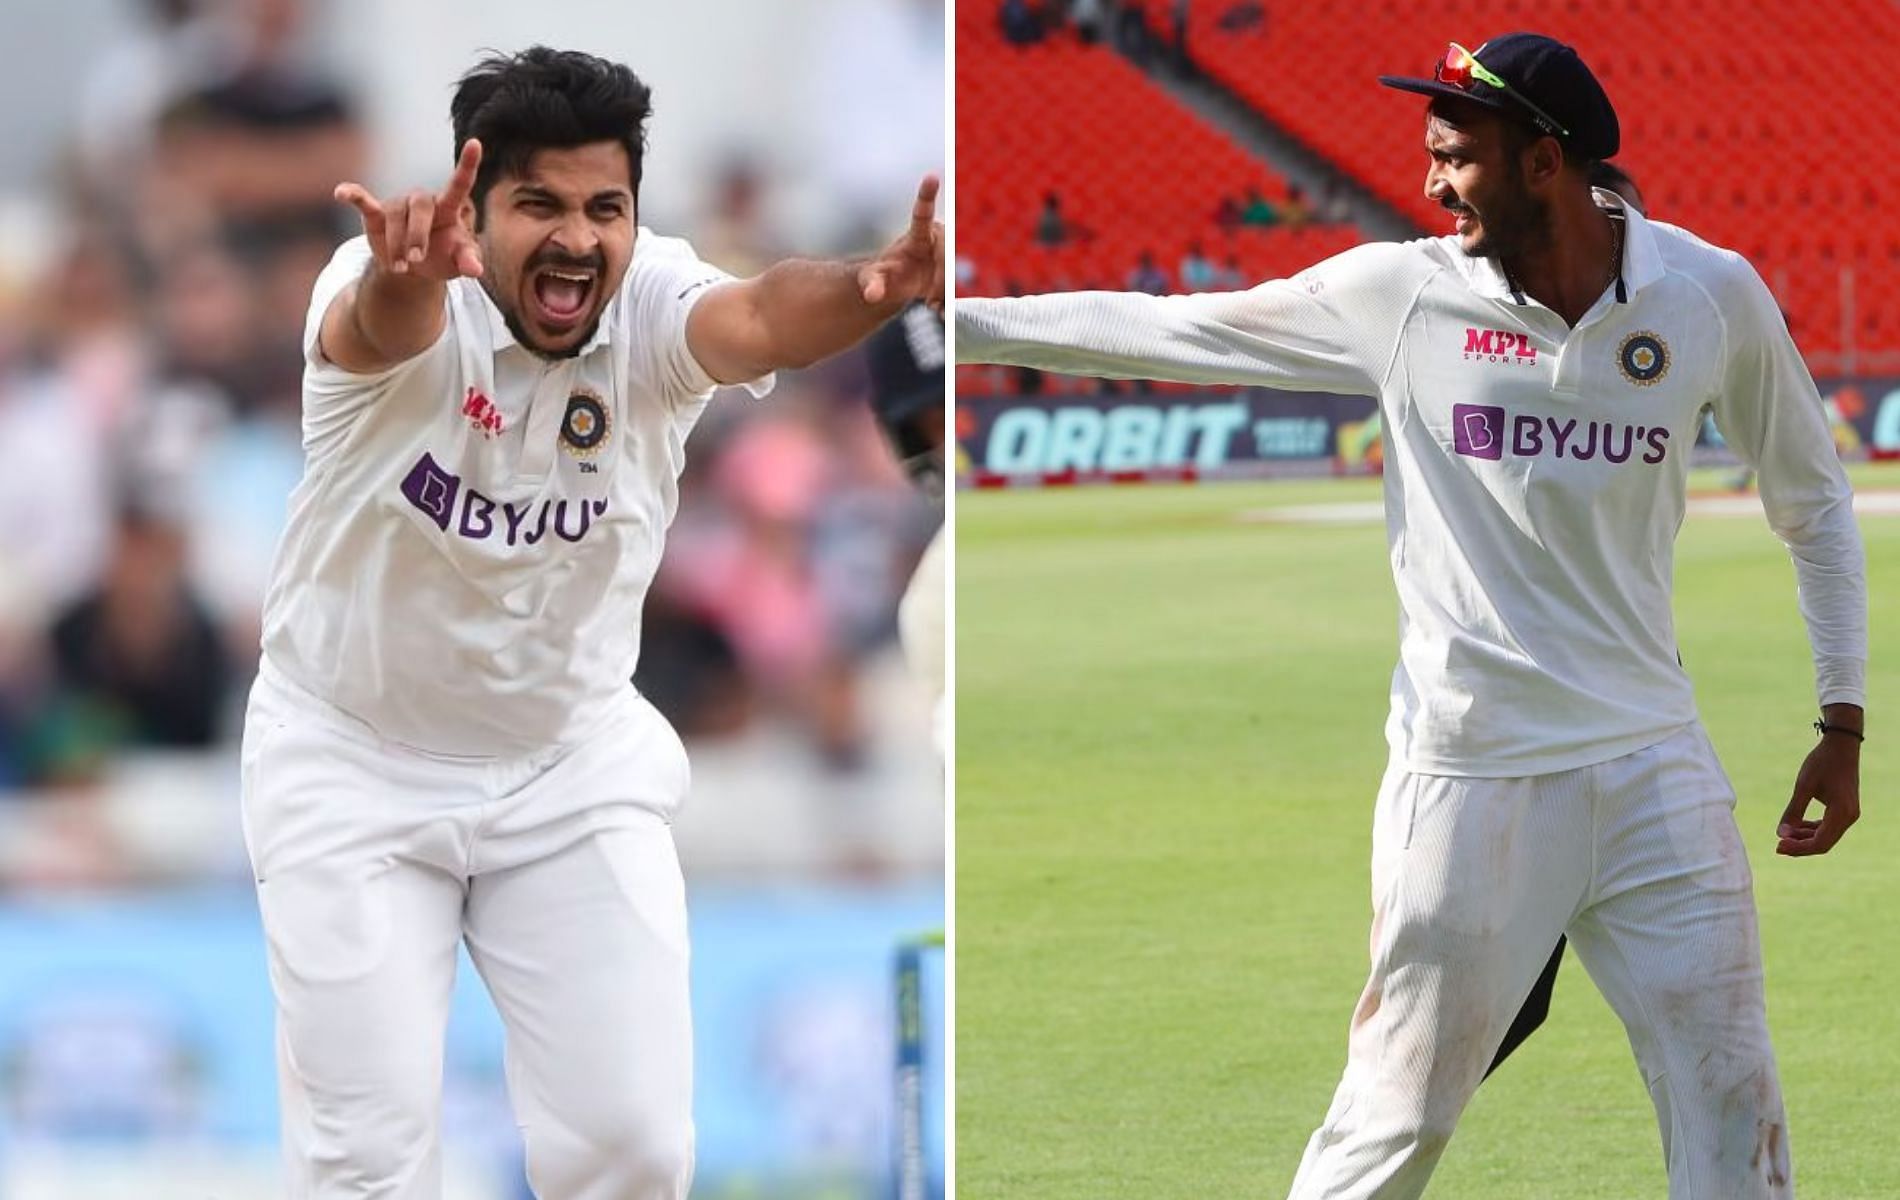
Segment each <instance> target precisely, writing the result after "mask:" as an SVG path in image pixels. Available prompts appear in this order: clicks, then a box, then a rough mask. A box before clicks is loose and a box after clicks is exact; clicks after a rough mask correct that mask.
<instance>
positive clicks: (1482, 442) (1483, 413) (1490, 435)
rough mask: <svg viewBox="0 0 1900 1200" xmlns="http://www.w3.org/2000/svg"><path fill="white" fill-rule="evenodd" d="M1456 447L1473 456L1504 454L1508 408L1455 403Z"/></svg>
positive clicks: (1452, 433)
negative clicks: (1506, 411)
mask: <svg viewBox="0 0 1900 1200" xmlns="http://www.w3.org/2000/svg"><path fill="white" fill-rule="evenodd" d="M1451 441H1452V448H1453V449H1455V450H1457V451H1458V453H1460V454H1463V455H1466V456H1468V457H1471V458H1489V459H1493V460H1496V459H1500V458H1503V457H1504V410H1503V409H1501V408H1494V407H1492V406H1491V405H1489V404H1454V405H1452V406H1451Z"/></svg>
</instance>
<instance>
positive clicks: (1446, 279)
mask: <svg viewBox="0 0 1900 1200" xmlns="http://www.w3.org/2000/svg"><path fill="white" fill-rule="evenodd" d="M1598 199H1599V203H1603V204H1605V205H1606V206H1613V207H1619V208H1620V205H1618V204H1617V202H1616V201H1615V200H1614V198H1613V197H1612V196H1611V195H1610V194H1609V193H1606V192H1599V193H1598ZM1623 215H1624V217H1625V219H1626V221H1627V226H1626V232H1625V244H1626V251H1625V256H1624V268H1623V281H1624V285H1625V286H1624V298H1623V299H1619V298H1618V295H1617V289H1616V288H1615V287H1614V286H1612V287H1609V288H1606V289H1605V292H1604V294H1603V296H1602V297H1601V298H1600V299H1599V300H1598V301H1597V303H1596V304H1595V305H1594V306H1593V307H1591V309H1590V310H1589V311H1588V312H1586V313H1585V314H1584V315H1583V317H1582V318H1581V319H1580V320H1579V321H1578V323H1577V325H1576V327H1575V328H1571V327H1568V326H1567V325H1566V324H1565V322H1564V320H1563V318H1561V317H1560V316H1558V315H1557V314H1556V313H1555V312H1553V311H1551V310H1550V309H1548V308H1546V307H1544V306H1543V305H1541V304H1539V303H1537V302H1536V301H1534V300H1531V299H1529V298H1528V297H1519V296H1516V295H1514V294H1513V293H1512V291H1511V289H1510V286H1509V284H1508V283H1507V282H1506V281H1505V279H1504V276H1503V273H1502V272H1501V271H1500V269H1499V268H1498V266H1497V264H1496V263H1495V262H1494V261H1493V260H1490V259H1483V258H1477V259H1474V258H1469V257H1467V256H1466V255H1465V254H1464V253H1463V252H1462V251H1461V250H1460V249H1459V247H1458V245H1457V242H1456V240H1455V239H1453V238H1450V237H1444V238H1432V239H1422V240H1419V241H1414V242H1406V243H1376V244H1369V245H1364V246H1359V247H1356V248H1354V249H1352V250H1348V251H1347V252H1345V253H1343V254H1340V255H1338V256H1336V257H1334V258H1331V259H1328V260H1326V261H1325V262H1322V263H1319V264H1318V265H1316V266H1314V267H1312V268H1310V269H1308V270H1306V271H1303V272H1301V273H1300V274H1298V275H1296V276H1294V277H1293V278H1291V279H1281V280H1273V281H1271V282H1268V283H1264V284H1261V285H1260V286H1259V287H1256V288H1253V289H1252V290H1250V291H1245V292H1230V293H1210V294H1201V295H1191V296H1166V297H1154V296H1145V295H1138V294H1119V293H1109V292H1079V293H1073V294H1068V295H1050V296H1030V297H1024V298H1020V299H1009V300H979V299H969V300H959V301H957V304H956V317H957V325H956V333H957V339H956V352H957V359H958V361H960V362H990V363H1010V364H1019V365H1023V366H1030V367H1039V368H1042V369H1045V370H1050V371H1062V372H1067V373H1071V374H1079V375H1100V376H1108V377H1113V378H1149V379H1170V380H1179V381H1183V382H1189V383H1209V384H1212V383H1231V384H1252V385H1262V386H1267V387H1275V388H1284V389H1287V390H1292V391H1326V392H1334V393H1339V394H1344V395H1364V396H1373V397H1376V398H1377V399H1378V401H1379V405H1380V409H1381V412H1382V413H1383V416H1384V422H1385V438H1386V453H1385V462H1386V471H1385V509H1386V524H1387V540H1388V544H1389V547H1390V555H1391V562H1392V575H1393V579H1394V581H1395V582H1396V583H1397V585H1398V592H1399V611H1400V645H1399V665H1398V668H1397V670H1396V671H1394V673H1393V677H1392V713H1391V719H1390V720H1389V721H1388V723H1387V727H1386V731H1387V737H1388V739H1389V740H1390V742H1391V744H1392V749H1393V752H1394V755H1395V756H1396V757H1397V758H1399V760H1400V761H1402V762H1404V763H1405V764H1406V765H1407V766H1408V767H1409V769H1411V770H1413V771H1418V772H1422V773H1431V774H1446V775H1468V776H1520V775H1537V774H1544V773H1547V772H1553V771H1562V770H1568V769H1571V768H1573V767H1579V766H1585V765H1588V764H1590V763H1595V762H1603V761H1607V760H1608V759H1611V758H1616V757H1618V756H1621V755H1624V754H1628V753H1631V752H1633V751H1636V750H1639V749H1642V748H1643V747H1645V746H1649V745H1653V744H1655V743H1657V742H1659V741H1662V740H1663V739H1664V738H1666V737H1667V736H1669V734H1670V733H1671V732H1673V731H1675V730H1677V729H1680V728H1681V727H1682V726H1683V725H1685V724H1687V723H1688V722H1690V721H1693V720H1694V719H1695V699H1694V694H1693V691H1692V689H1691V687H1690V683H1689V679H1688V676H1687V674H1686V673H1685V671H1684V670H1683V667H1682V665H1681V661H1680V659H1679V657H1678V654H1677V649H1676V632H1675V621H1674V616H1673V614H1672V612H1671V609H1670V596H1671V588H1672V576H1673V570H1674V543H1675V539H1676V533H1677V531H1678V530H1679V529H1680V528H1681V525H1682V519H1683V514H1684V510H1685V507H1686V501H1687V497H1686V490H1687V478H1688V472H1689V458H1690V450H1691V448H1692V447H1693V446H1694V444H1695V437H1696V432H1697V429H1698V427H1699V426H1700V423H1701V419H1702V413H1703V411H1704V410H1705V409H1711V408H1712V409H1713V411H1714V414H1715V420H1716V424H1717V425H1718V427H1719V428H1720V429H1721V431H1722V433H1723V436H1724V437H1725V438H1726V439H1727V441H1728V444H1729V446H1730V447H1731V448H1732V449H1734V450H1735V451H1736V452H1737V453H1738V454H1740V455H1741V456H1742V457H1743V458H1744V459H1746V460H1747V461H1748V462H1750V463H1751V464H1753V465H1754V466H1756V467H1757V468H1758V470H1759V471H1760V487H1761V498H1762V505H1763V508H1764V509H1765V510H1766V512H1767V515H1768V522H1769V524H1770V526H1771V527H1772V528H1773V529H1774V531H1775V533H1776V534H1777V535H1778V536H1779V537H1780V538H1781V540H1782V541H1783V542H1784V543H1786V545H1787V546H1788V549H1789V551H1790V552H1791V553H1792V555H1793V558H1794V563H1795V572H1796V579H1797V583H1798V588H1799V595H1800V605H1801V613H1802V616H1803V618H1804V619H1805V620H1806V622H1807V627H1808V637H1809V641H1810V644H1811V645H1812V647H1813V651H1814V661H1815V670H1816V677H1817V689H1818V693H1819V699H1820V701H1821V703H1823V704H1830V703H1836V702H1841V703H1851V704H1861V703H1863V690H1864V675H1865V669H1866V655H1867V602H1866V578H1865V564H1864V561H1863V557H1862V550H1861V542H1860V533H1859V530H1858V528H1857V526H1856V525H1855V523H1854V516H1853V508H1852V498H1851V495H1850V493H1849V490H1848V485H1847V478H1846V474H1845V472H1844V471H1843V470H1842V468H1841V464H1840V460H1839V457H1838V455H1837V454H1836V452H1835V449H1834V443H1833V439H1832V437H1831V435H1830V434H1829V431H1828V427H1827V421H1826V418H1825V416H1824V414H1823V411H1822V405H1821V400H1820V396H1819V395H1818V394H1817V392H1816V391H1815V387H1814V381H1813V379H1812V378H1811V377H1810V376H1809V374H1808V372H1807V368H1806V366H1805V365H1804V364H1803V362H1802V360H1801V357H1800V354H1799V353H1798V351H1797V350H1796V349H1795V346H1794V343H1793V341H1792V340H1791V339H1790V337H1789V335H1788V332H1787V328H1786V326H1785V324H1784V323H1783V321H1782V318H1781V315H1780V310H1779V309H1778V308H1777V306H1776V304H1775V301H1774V298H1773V297H1772V296H1771V295H1770V294H1769V292H1768V289H1767V288H1766V287H1765V286H1764V285H1763V284H1762V282H1761V279H1760V277H1759V276H1757V275H1756V273H1755V271H1754V269H1753V268H1751V267H1750V266H1749V265H1748V263H1747V261H1746V260H1744V259H1743V258H1742V257H1741V256H1740V255H1737V254H1735V253H1733V252H1731V251H1728V250H1723V249H1720V248H1718V247H1714V246H1711V245H1709V244H1708V243H1706V242H1703V241H1701V240H1699V239H1698V238H1696V237H1694V236H1693V235H1691V234H1689V233H1687V232H1685V231H1683V230H1681V229H1678V228H1675V227H1674V226H1671V225H1667V224H1663V223H1661V222H1652V221H1648V220H1645V219H1644V218H1643V216H1642V215H1641V214H1639V213H1636V212H1635V211H1633V210H1631V211H1628V212H1627V213H1625V214H1623Z"/></svg>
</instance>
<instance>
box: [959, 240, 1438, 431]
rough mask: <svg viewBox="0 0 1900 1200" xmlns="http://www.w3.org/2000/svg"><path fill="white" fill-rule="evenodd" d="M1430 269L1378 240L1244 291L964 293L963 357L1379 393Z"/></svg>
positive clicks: (1075, 370) (1130, 375) (1074, 370)
mask: <svg viewBox="0 0 1900 1200" xmlns="http://www.w3.org/2000/svg"><path fill="white" fill-rule="evenodd" d="M1430 274H1431V268H1430V267H1429V266H1428V265H1427V264H1426V263H1425V262H1424V260H1423V259H1422V258H1421V257H1420V256H1418V255H1416V254H1414V253H1413V252H1411V251H1410V250H1408V249H1406V248H1405V247H1402V246H1394V245H1391V244H1379V243H1375V244H1371V245H1366V246H1360V247H1357V248H1355V249H1353V250H1348V251H1347V252H1346V253H1344V254H1341V255H1337V256H1335V257H1333V258H1330V259H1327V260H1326V261H1325V262H1322V263H1320V264H1318V265H1316V266H1314V267H1312V268H1310V269H1309V270H1306V271H1303V272H1301V273H1300V274H1299V275H1297V276H1294V277H1293V278H1291V279H1275V280H1272V281H1270V282H1267V283H1263V284H1261V285H1260V286H1259V287H1256V288H1254V289H1252V290H1251V291H1245V292H1206V293H1201V294H1199V295H1190V296H1149V295H1145V294H1143V293H1140V292H1069V293H1062V294H1056V295H1046V296H1024V297H1019V298H1014V299H1003V300H981V299H967V300H958V301H957V304H956V316H957V361H958V362H981V363H1003V364H1008V365H1012V366H1023V367H1036V368H1039V369H1041V370H1045V371H1060V372H1063V373H1065V374H1071V375H1096V376H1103V377H1106V378H1110V379H1165V380H1172V381H1175V382H1180V383H1201V384H1219V383H1234V384H1257V385H1262V386H1266V387H1278V388H1285V389H1288V390H1291V391H1329V392H1338V393H1341V394H1344V395H1359V396H1372V395H1377V394H1378V392H1379V388H1380V384H1381V381H1382V380H1383V378H1384V375H1385V373H1386V371H1387V370H1388V369H1389V368H1390V366H1391V363H1392V360H1393V357H1394V354H1395V352H1396V350H1397V346H1398V340H1399V335H1400V331H1401V330H1402V328H1403V327H1404V323H1405V320H1406V316H1407V314H1408V313H1409V312H1410V310H1411V307H1412V304H1413V302H1414V301H1415V300H1416V299H1417V297H1418V294H1419V292H1420V291H1421V290H1422V289H1423V287H1424V285H1425V283H1426V282H1427V280H1428V279H1429V277H1430Z"/></svg>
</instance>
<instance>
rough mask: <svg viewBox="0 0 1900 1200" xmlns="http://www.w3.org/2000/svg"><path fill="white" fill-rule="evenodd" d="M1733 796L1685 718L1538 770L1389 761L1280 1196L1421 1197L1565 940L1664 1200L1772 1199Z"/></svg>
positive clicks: (1772, 1168) (1763, 1055)
mask: <svg viewBox="0 0 1900 1200" xmlns="http://www.w3.org/2000/svg"><path fill="white" fill-rule="evenodd" d="M1734 806H1735V793H1734V790H1733V789H1732V788H1731V787H1730V786H1729V782H1728V779H1727V777H1726V776H1725V775H1724V774H1723V772H1722V768H1721V766H1720V764H1718V763H1717V762H1716V759H1715V751H1714V749H1713V748H1712V747H1711V746H1710V745H1709V740H1708V736H1707V735H1706V734H1705V733H1704V732H1703V729H1702V726H1701V725H1700V724H1692V725H1690V726H1688V727H1686V728H1684V729H1683V730H1681V731H1679V732H1677V733H1676V734H1674V735H1673V736H1671V737H1670V738H1668V739H1667V740H1666V741H1663V742H1661V743H1659V744H1657V745H1655V746H1651V747H1649V748H1648V749H1646V750H1641V751H1638V752H1637V753H1635V754H1630V755H1627V756H1625V757H1623V758H1619V759H1615V760H1613V761H1610V762H1606V763H1599V764H1597V765H1595V766H1590V767H1582V768H1579V769H1577V770H1574V771H1563V772H1560V773H1557V774H1553V775H1540V776H1533V777H1530V778H1522V779H1464V778H1451V777H1447V776H1435V775H1415V774H1411V773H1408V772H1406V771H1405V770H1403V769H1402V768H1400V767H1397V766H1395V767H1393V768H1391V769H1389V770H1388V771H1387V773H1386V777H1385V782H1384V784H1383V786H1382V787H1381V788H1380V791H1379V802H1378V807H1377V810H1376V812H1375V815H1374V817H1373V834H1372V899H1373V916H1372V974H1371V978H1370V979H1369V980H1368V981H1367V983H1366V988H1365V991H1364V993H1363V994H1362V995H1361V996H1360V998H1359V1006H1358V1008H1357V1009H1356V1010H1355V1011H1354V1013H1353V1018H1352V1027H1351V1034H1350V1038H1349V1041H1348V1049H1347V1061H1346V1072H1345V1076H1344V1078H1342V1079H1341V1080H1340V1083H1339V1090H1338V1091H1337V1092H1336V1093H1335V1094H1334V1097H1333V1103H1332V1107H1331V1109H1330V1110H1329V1111H1328V1112H1327V1114H1326V1121H1325V1123H1324V1124H1323V1125H1321V1126H1320V1128H1319V1130H1318V1132H1316V1133H1315V1134H1314V1135H1313V1137H1312V1139H1311V1141H1309V1142H1308V1143H1307V1147H1306V1154H1305V1157H1304V1158H1303V1159H1302V1160H1301V1162H1300V1169H1299V1174H1298V1175H1297V1176H1296V1177H1295V1179H1294V1181H1293V1190H1292V1192H1291V1193H1290V1195H1289V1200H1348V1198H1350V1200H1374V1198H1376V1200H1409V1198H1411V1197H1416V1196H1419V1195H1422V1194H1423V1193H1424V1191H1425V1185H1426V1182H1427V1181H1428V1180H1429V1179H1430V1177H1431V1173H1432V1169H1433V1168H1434V1167H1435V1166H1436V1165H1437V1163H1438V1159H1439V1156H1440V1155H1441V1154H1443V1153H1444V1150H1445V1145H1446V1143H1447V1142H1448V1141H1449V1140H1450V1138H1451V1133H1452V1129H1453V1127H1454V1126H1456V1125H1457V1123H1458V1117H1459V1114H1460V1113H1462V1112H1463V1111H1464V1107H1465V1104H1466V1103H1467V1102H1468V1101H1469V1100H1470V1099H1471V1095H1472V1093H1473V1092H1474V1091H1476V1090H1477V1087H1478V1083H1479V1081H1480V1080H1482V1079H1483V1078H1484V1073H1485V1069H1486V1068H1487V1067H1488V1066H1489V1065H1490V1063H1491V1058H1492V1056H1493V1055H1494V1054H1495V1053H1496V1052H1497V1049H1498V1045H1499V1043H1500V1042H1502V1041H1503V1038H1504V1033H1505V1031H1506V1029H1508V1028H1509V1026H1510V1023H1511V1018H1512V1017H1513V1016H1514V1015H1515V1014H1516V1013H1517V1010H1518V1008H1519V1007H1520V1006H1521V1005H1522V1004H1523V1003H1524V999H1525V997H1526V996H1528V995H1529V994H1530V989H1531V985H1532V984H1533V983H1534V982H1535V981H1536V979H1537V976H1538V973H1539V971H1540V970H1541V969H1542V968H1543V966H1544V964H1545V963H1546V962H1547V961H1548V960H1549V958H1550V951H1551V947H1552V946H1554V945H1555V944H1556V942H1557V935H1558V934H1560V933H1565V932H1568V933H1569V935H1570V944H1571V945H1572V946H1573V947H1575V949H1576V951H1577V955H1578V957H1579V958H1581V959H1582V961H1583V965H1584V967H1585V968H1586V969H1587V970H1588V971H1589V972H1590V978H1591V979H1592V980H1594V981H1595V982H1596V985H1597V987H1598V988H1599V989H1600V990H1601V991H1602V992H1603V995H1604V997H1605V998H1606V999H1608V1000H1609V1002H1610V1005H1611V1007H1613V1008H1614V1009H1615V1010H1616V1013H1617V1015H1618V1016H1619V1017H1621V1018H1622V1019H1623V1024H1624V1026H1625V1028H1627V1029H1628V1031H1629V1039H1630V1046H1631V1048H1632V1049H1633V1050H1635V1052H1636V1062H1637V1066H1638V1067H1639V1068H1640V1070H1641V1071H1642V1075H1643V1080H1644V1082H1645V1083H1646V1084H1647V1085H1648V1087H1649V1094H1650V1098H1651V1099H1652V1100H1653V1101H1654V1103H1655V1106H1656V1120H1657V1123H1658V1125H1659V1126H1660V1127H1661V1130H1662V1147H1663V1156H1664V1158H1665V1160H1666V1161H1667V1163H1668V1170H1669V1195H1670V1198H1671V1200H1769V1198H1771V1197H1772V1198H1774V1200H1784V1198H1786V1197H1791V1196H1793V1195H1794V1185H1793V1182H1792V1179H1793V1171H1792V1168H1791V1166H1790V1165H1789V1156H1788V1133H1787V1128H1788V1126H1787V1118H1786V1116H1785V1115H1784V1113H1783V1111H1782V1104H1781V1085H1780V1082H1779V1081H1778V1079H1777V1078H1776V1074H1775V1059H1774V1052H1773V1050H1772V1049H1771V1048H1770V1046H1769V1043H1768V1021H1767V1013H1766V1009H1765V1006H1764V1003H1763V997H1762V960H1761V944H1760V939H1759V937H1758V935H1757V931H1756V921H1755V901H1754V895H1753V892H1752V886H1753V878H1752V876H1751V875H1750V872H1749V868H1748V859H1747V856H1746V855H1745V854H1744V852H1743V849H1742V840H1741V835H1740V833H1739V832H1738V831H1737V829H1736V826H1735V817H1734ZM1552 1119H1553V1120H1554V1119H1556V1116H1555V1114H1553V1118H1552Z"/></svg>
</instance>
